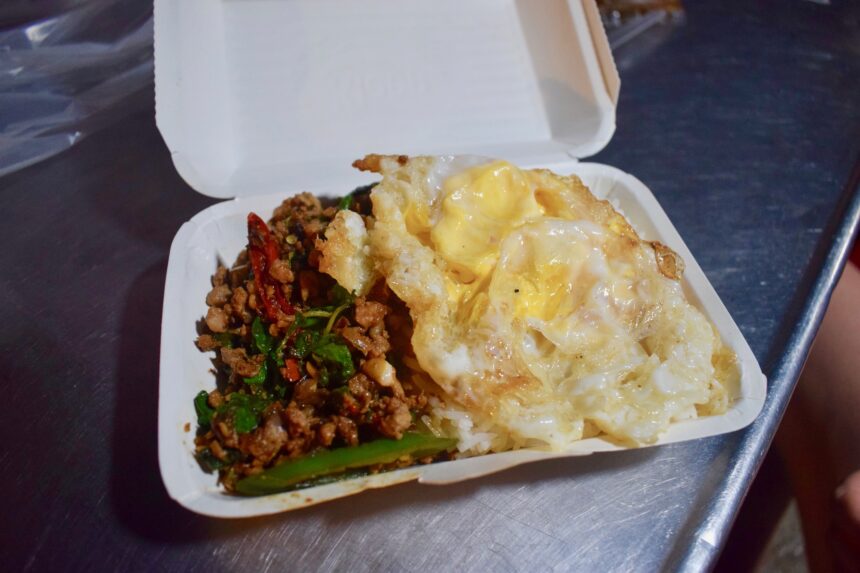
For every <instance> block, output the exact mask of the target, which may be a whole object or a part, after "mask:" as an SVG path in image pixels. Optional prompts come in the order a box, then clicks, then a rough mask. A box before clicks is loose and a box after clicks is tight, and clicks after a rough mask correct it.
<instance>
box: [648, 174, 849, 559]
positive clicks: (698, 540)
mask: <svg viewBox="0 0 860 573" xmlns="http://www.w3.org/2000/svg"><path fill="white" fill-rule="evenodd" d="M858 228H860V157H858V158H857V160H856V161H855V163H854V166H853V168H852V170H851V174H850V176H849V178H848V181H847V183H846V185H845V186H844V190H843V193H842V195H841V197H840V199H839V203H838V204H837V205H836V208H835V209H834V212H833V214H832V215H831V218H830V222H829V223H828V225H827V227H826V228H825V232H824V233H823V234H822V240H821V242H820V243H819V245H818V246H817V247H816V250H815V253H814V254H813V256H812V259H811V261H810V263H809V266H810V267H811V268H818V269H819V270H818V272H817V273H810V274H809V276H808V277H807V278H806V280H805V281H804V283H803V284H802V286H801V288H800V289H798V292H797V294H796V295H795V301H796V302H797V304H796V305H795V307H796V308H797V307H799V310H798V311H796V312H795V313H794V314H793V315H792V316H790V317H789V318H788V319H787V320H786V322H785V324H792V323H793V324H794V326H793V327H787V328H784V329H783V331H784V332H785V334H784V335H783V337H782V340H780V338H777V339H776V341H775V343H774V344H773V345H772V346H771V348H772V349H780V348H784V349H785V352H783V353H781V354H778V355H776V356H774V355H771V356H769V357H768V359H767V360H765V362H764V364H763V366H764V371H765V372H768V371H769V374H768V380H769V387H768V395H767V401H766V402H765V405H764V408H763V409H762V412H761V414H759V417H758V419H757V420H756V421H755V422H754V423H753V424H752V425H751V426H750V427H749V428H748V429H747V430H745V431H744V433H743V434H741V435H740V437H739V439H738V447H737V448H735V450H734V453H733V454H732V459H731V461H730V463H729V464H728V467H729V468H731V469H730V471H729V473H727V474H726V475H725V476H724V478H723V480H722V482H721V483H720V484H719V486H718V487H717V488H716V490H715V492H716V494H715V495H713V496H712V497H711V498H710V500H709V501H708V503H706V504H704V506H703V507H702V511H701V512H700V513H698V515H697V516H696V517H697V518H699V519H697V520H695V521H694V520H691V521H690V522H688V527H689V529H693V530H694V532H693V533H690V534H688V535H681V536H680V537H679V543H678V544H676V545H675V548H674V550H673V551H672V552H671V553H670V554H669V555H668V557H667V559H666V561H665V562H664V564H663V567H661V570H663V571H709V570H711V569H713V568H714V566H715V565H716V562H717V558H718V557H719V555H720V552H721V551H722V548H723V545H724V544H725V542H726V539H727V538H728V535H729V532H730V530H731V526H732V524H733V523H734V520H735V518H736V517H737V514H738V511H739V510H740V507H741V504H742V503H743V501H744V499H745V497H746V494H747V492H748V490H749V487H750V485H751V484H752V481H753V479H754V478H755V475H756V473H758V469H759V467H760V466H761V463H762V461H763V460H764V457H765V455H766V454H767V451H768V449H769V447H770V444H771V442H772V440H773V437H774V435H775V434H776V431H777V429H778V428H779V423H780V421H781V420H782V416H783V414H784V413H785V409H786V407H787V406H788V402H789V400H790V399H791V395H792V393H793V392H794V388H795V386H796V385H797V381H798V379H799V378H800V374H801V372H802V371H803V366H804V364H805V363H806V358H807V356H808V355H809V350H810V348H811V347H812V343H813V341H814V340H815V335H816V333H817V332H818V328H819V326H820V325H821V320H822V319H823V318H824V313H825V311H826V310H827V306H828V304H829V302H830V296H831V295H832V293H833V289H834V288H835V286H836V283H837V282H838V280H839V277H840V276H841V274H842V269H843V268H844V267H845V264H846V262H847V260H848V257H849V255H850V253H851V247H852V244H853V242H854V239H855V238H856V236H857V233H858ZM816 263H820V264H816ZM783 341H784V344H783V343H782V342H783Z"/></svg>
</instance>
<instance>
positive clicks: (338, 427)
mask: <svg viewBox="0 0 860 573" xmlns="http://www.w3.org/2000/svg"><path fill="white" fill-rule="evenodd" d="M349 202H350V203H351V205H350V206H347V205H345V203H346V201H343V202H342V204H341V205H340V206H339V207H335V206H323V205H322V204H321V203H320V201H319V200H318V199H317V198H316V197H314V196H313V195H310V194H308V193H302V194H299V195H296V196H295V197H293V198H291V199H288V200H286V201H284V203H283V204H282V205H281V206H279V207H278V208H277V209H276V210H275V212H274V214H273V216H272V218H271V219H270V220H269V221H268V223H264V222H263V221H262V220H261V219H259V218H258V217H256V215H254V214H251V215H250V216H249V243H248V248H247V249H246V250H245V251H243V252H242V253H241V254H240V255H239V257H238V259H237V260H236V262H235V263H234V264H233V266H232V267H231V268H229V269H228V268H226V267H224V266H220V267H219V268H218V269H217V271H216V272H215V274H214V276H213V277H212V290H211V291H209V293H208V294H207V296H206V304H207V305H208V306H209V309H208V312H207V313H206V316H205V318H204V320H203V323H202V325H201V332H200V335H199V337H198V339H197V345H198V347H199V348H200V350H202V351H215V357H214V359H213V363H214V364H215V367H216V370H217V372H218V374H219V384H218V388H217V389H215V390H212V391H211V392H201V393H200V394H199V395H198V397H197V399H196V400H195V407H196V409H197V413H198V417H199V428H198V435H197V439H196V455H197V459H198V461H199V462H200V464H201V466H203V468H204V469H206V470H208V471H214V470H218V471H219V475H220V481H221V483H223V484H224V486H225V487H226V489H228V490H231V491H232V490H234V489H235V485H236V483H237V481H238V480H240V479H242V478H243V477H245V476H249V475H254V474H257V473H259V472H261V471H262V470H264V469H266V468H268V467H271V466H273V465H276V464H278V463H280V462H282V461H285V460H288V459H294V458H299V457H301V456H305V455H307V454H309V453H312V452H315V451H318V450H320V449H327V448H333V447H344V446H355V445H357V444H360V443H363V442H365V441H371V440H375V439H379V438H394V439H399V438H401V437H402V436H403V434H404V432H406V431H408V430H410V429H414V426H415V420H420V419H421V417H422V415H424V414H425V413H426V412H427V409H428V399H427V396H425V394H424V391H423V390H422V389H421V386H420V385H419V384H416V383H413V382H412V380H411V379H412V377H413V375H414V374H416V372H415V370H416V366H415V365H416V364H417V363H416V361H415V359H414V354H413V353H412V350H411V345H410V343H409V340H410V337H411V334H412V323H411V319H410V318H409V313H408V311H407V309H406V307H405V305H404V304H403V303H402V302H401V301H400V300H398V299H397V298H396V296H395V295H394V294H393V293H392V292H391V290H390V289H389V288H388V287H387V286H386V284H385V282H384V281H381V280H380V281H377V282H376V284H374V285H373V286H372V287H371V288H370V290H369V291H368V292H366V293H361V294H362V296H356V295H355V294H354V293H349V292H347V291H346V289H344V288H342V287H340V286H339V285H338V284H337V282H336V281H335V280H334V279H332V278H331V276H329V275H328V274H326V273H323V272H321V271H320V260H321V253H320V250H319V247H320V246H321V245H323V244H324V241H325V240H326V238H325V231H326V229H327V227H328V225H329V223H330V222H331V221H332V220H333V218H334V217H335V215H336V214H337V213H338V211H339V210H340V209H343V208H349V209H350V210H351V211H353V212H354V213H355V214H356V216H360V217H362V218H364V219H366V218H368V217H369V211H370V208H369V203H368V201H367V198H366V196H362V195H361V194H357V195H355V196H354V197H353V198H351V200H350V201H349ZM407 364H408V365H409V366H407ZM443 456H444V454H443ZM432 460H433V458H432V457H428V458H426V459H422V460H419V461H421V462H424V463H426V462H429V461H432ZM403 463H404V462H403V461H398V462H397V464H395V465H398V466H399V465H402V464H403Z"/></svg>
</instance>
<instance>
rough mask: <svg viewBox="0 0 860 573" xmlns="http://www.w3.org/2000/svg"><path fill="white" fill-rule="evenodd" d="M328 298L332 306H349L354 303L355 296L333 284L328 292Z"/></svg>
mask: <svg viewBox="0 0 860 573" xmlns="http://www.w3.org/2000/svg"><path fill="white" fill-rule="evenodd" d="M328 296H329V298H330V299H331V300H332V302H333V303H334V306H336V307H337V306H343V305H350V304H352V303H354V302H355V295H354V294H352V293H351V292H349V291H348V290H346V289H345V288H343V287H342V286H340V285H339V284H335V285H334V286H333V287H331V290H329V291H328Z"/></svg>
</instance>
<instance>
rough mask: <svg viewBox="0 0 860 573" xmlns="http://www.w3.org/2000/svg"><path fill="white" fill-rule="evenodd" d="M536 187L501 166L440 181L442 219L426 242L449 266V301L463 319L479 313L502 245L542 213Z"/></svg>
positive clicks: (523, 174) (525, 175)
mask: <svg viewBox="0 0 860 573" xmlns="http://www.w3.org/2000/svg"><path fill="white" fill-rule="evenodd" d="M534 183H535V182H534V181H532V180H531V179H530V177H529V174H528V173H526V172H523V171H521V170H520V169H517V168H516V167H514V166H513V165H511V164H510V163H507V162H504V161H496V162H493V163H490V164H487V165H481V166H478V167H473V168H471V169H468V170H466V171H464V172H463V173H460V174H458V175H455V176H452V177H449V178H448V179H447V180H446V181H445V182H444V184H443V189H442V197H443V199H442V205H441V216H440V218H439V220H438V222H437V224H436V225H435V226H434V227H433V228H432V230H431V231H430V240H431V242H432V244H433V246H434V248H435V250H436V252H437V253H438V254H439V255H440V256H441V257H442V258H443V259H444V260H445V262H446V263H447V264H448V272H447V281H446V282H447V288H448V296H449V300H451V302H456V303H457V304H458V305H459V309H460V312H459V314H460V316H461V317H462V318H464V319H466V320H472V319H475V318H478V316H479V315H480V314H481V313H482V311H483V309H484V307H485V305H486V303H487V296H486V294H485V291H486V289H487V286H488V282H489V278H490V274H491V273H492V271H493V269H494V267H495V265H496V262H497V261H498V258H499V246H500V243H501V242H502V241H503V240H504V238H505V237H506V236H507V235H508V234H509V233H510V232H511V231H512V230H514V229H516V228H517V227H520V226H522V225H523V224H525V223H527V222H529V221H533V220H536V219H539V218H541V217H542V216H543V215H544V214H545V210H544V208H543V207H542V206H541V205H540V204H539V203H538V201H537V200H536V199H535V192H534V187H535V185H534ZM524 294H525V293H524Z"/></svg>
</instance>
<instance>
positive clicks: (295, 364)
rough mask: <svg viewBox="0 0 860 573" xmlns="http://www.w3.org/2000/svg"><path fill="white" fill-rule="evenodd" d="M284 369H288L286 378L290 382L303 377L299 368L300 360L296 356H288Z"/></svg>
mask: <svg viewBox="0 0 860 573" xmlns="http://www.w3.org/2000/svg"><path fill="white" fill-rule="evenodd" d="M284 370H286V379H287V380H289V381H290V382H298V381H299V379H301V377H302V373H301V371H300V370H299V361H298V360H296V359H295V358H287V359H286V360H285V361H284Z"/></svg>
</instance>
